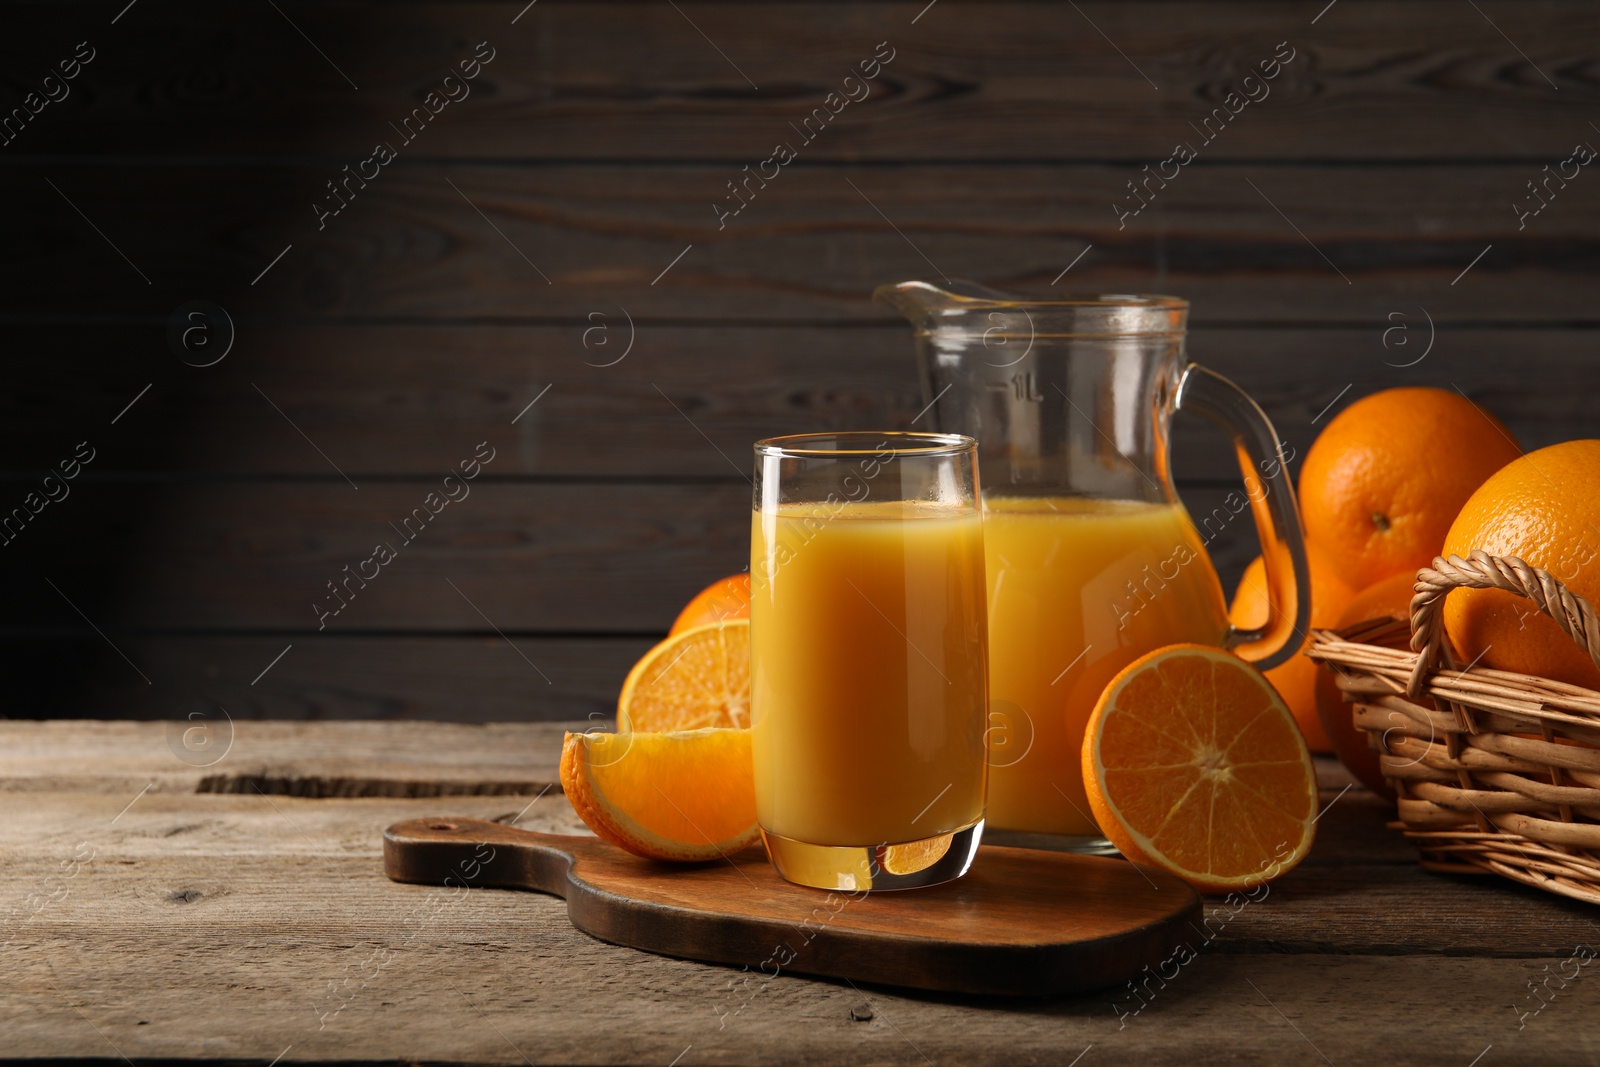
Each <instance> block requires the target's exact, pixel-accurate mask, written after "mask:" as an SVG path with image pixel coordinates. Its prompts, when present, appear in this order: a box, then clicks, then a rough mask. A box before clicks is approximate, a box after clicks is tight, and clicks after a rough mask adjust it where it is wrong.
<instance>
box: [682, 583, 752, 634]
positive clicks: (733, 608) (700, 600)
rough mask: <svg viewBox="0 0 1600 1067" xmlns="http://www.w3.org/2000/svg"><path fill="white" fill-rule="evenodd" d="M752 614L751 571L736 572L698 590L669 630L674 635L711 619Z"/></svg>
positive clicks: (734, 617)
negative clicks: (749, 572)
mask: <svg viewBox="0 0 1600 1067" xmlns="http://www.w3.org/2000/svg"><path fill="white" fill-rule="evenodd" d="M749 617H750V575H749V574H748V573H745V574H735V575H732V576H730V577H727V578H719V579H717V580H716V581H714V582H712V583H711V584H710V585H708V586H706V587H705V588H704V589H702V590H700V592H698V593H696V594H695V595H694V599H693V600H691V601H689V603H688V604H686V605H684V608H683V610H682V611H680V612H678V618H677V619H676V620H675V621H674V622H673V624H672V629H670V630H668V631H667V636H668V637H673V636H675V635H677V634H680V633H682V632H683V631H685V630H692V629H693V628H694V627H696V626H705V625H706V624H708V623H713V622H726V621H727V620H729V619H748V618H749Z"/></svg>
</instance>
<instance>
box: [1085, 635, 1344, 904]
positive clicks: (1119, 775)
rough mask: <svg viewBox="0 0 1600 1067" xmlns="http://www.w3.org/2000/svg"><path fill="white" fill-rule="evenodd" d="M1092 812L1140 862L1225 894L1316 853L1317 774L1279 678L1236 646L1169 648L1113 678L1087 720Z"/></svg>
mask: <svg viewBox="0 0 1600 1067" xmlns="http://www.w3.org/2000/svg"><path fill="white" fill-rule="evenodd" d="M1083 777H1084V785H1085V788H1086V790H1087V792H1088V794H1089V806H1090V809H1091V810H1092V811H1093V812H1094V817H1095V821H1096V822H1098V823H1099V824H1100V829H1101V830H1102V831H1103V832H1104V833H1105V835H1106V837H1107V838H1109V839H1110V840H1111V843H1112V844H1114V845H1116V846H1117V848H1118V849H1119V850H1120V851H1121V852H1122V854H1123V855H1124V856H1126V857H1127V858H1128V859H1130V860H1132V861H1134V862H1135V863H1149V864H1153V865H1155V866H1157V867H1161V868H1163V869H1165V870H1168V871H1171V872H1172V873H1173V874H1176V875H1177V876H1178V877H1180V878H1182V879H1184V880H1185V881H1187V882H1189V883H1190V884H1191V885H1193V886H1194V887H1195V888H1196V889H1199V890H1201V891H1202V892H1212V893H1225V892H1228V891H1230V890H1233V889H1238V888H1242V887H1247V886H1255V885H1259V884H1261V883H1264V882H1270V881H1272V880H1273V879H1275V878H1278V877H1281V876H1282V875H1284V874H1287V873H1288V872H1289V871H1290V870H1291V869H1293V868H1294V866H1295V865H1296V864H1298V863H1299V862H1300V861H1301V860H1302V859H1304V858H1305V856H1306V853H1307V852H1309V851H1310V850H1311V841H1312V837H1313V835H1314V832H1315V823H1316V815H1317V777H1316V772H1315V770H1314V769H1313V767H1312V765H1311V754H1310V752H1308V751H1307V750H1306V743H1305V738H1304V737H1302V736H1301V734H1300V728H1299V727H1298V726H1296V725H1295V720H1294V716H1293V715H1292V714H1290V712H1289V709H1288V707H1287V706H1286V705H1285V704H1284V702H1283V698H1282V697H1280V696H1279V695H1278V693H1277V691H1276V690H1275V689H1273V688H1272V683H1270V682H1268V681H1267V679H1266V678H1265V677H1264V676H1263V675H1262V674H1261V672H1260V671H1258V670H1256V669H1255V668H1254V667H1252V666H1250V665H1249V664H1248V663H1246V662H1244V661H1243V660H1241V659H1240V658H1239V657H1237V656H1235V655H1233V654H1232V653H1230V652H1224V651H1222V650H1221V649H1216V648H1209V647H1207V646H1204V645H1169V646H1167V647H1166V648H1161V649H1157V650H1156V651H1154V652H1151V653H1150V654H1149V655H1146V656H1142V657H1140V658H1139V659H1137V660H1135V661H1134V662H1133V663H1131V664H1129V665H1128V666H1127V667H1126V668H1125V669H1124V670H1123V671H1122V672H1121V673H1120V674H1118V675H1117V676H1116V677H1115V678H1113V679H1112V680H1111V684H1110V685H1108V686H1107V687H1106V689H1105V692H1104V693H1102V694H1101V695H1100V702H1099V703H1098V704H1096V705H1095V709H1094V714H1093V715H1091V716H1090V718H1089V726H1088V730H1087V732H1086V734H1085V736H1084V743H1083Z"/></svg>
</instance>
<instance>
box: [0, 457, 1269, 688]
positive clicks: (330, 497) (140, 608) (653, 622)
mask: <svg viewBox="0 0 1600 1067" xmlns="http://www.w3.org/2000/svg"><path fill="white" fill-rule="evenodd" d="M437 484H438V483H437V482H433V483H425V484H421V485H418V484H398V485H397V484H391V483H384V482H369V483H368V484H367V485H366V486H365V487H363V488H361V489H360V490H359V491H357V490H355V489H352V488H351V487H350V486H349V485H348V484H345V483H344V482H342V481H339V480H337V479H332V480H329V481H325V482H317V483H310V484H305V483H300V484H279V483H273V482H265V483H240V484H230V483H220V484H219V483H210V484H200V485H194V486H182V485H179V486H171V485H168V486H162V485H153V486H152V485H133V486H117V485H101V486H96V487H94V488H95V489H96V492H97V494H98V495H99V496H100V500H101V506H100V507H98V508H97V509H96V510H95V511H93V512H90V511H88V510H87V509H83V510H82V512H81V514H82V515H83V516H84V517H83V518H80V517H79V513H73V512H71V511H69V510H68V508H69V507H70V506H71V505H72V504H73V503H74V502H75V499H76V498H75V497H69V498H68V499H67V500H66V501H64V502H63V504H62V506H61V508H60V509H59V511H60V514H59V515H58V516H56V517H55V522H56V525H54V526H52V525H48V524H47V523H46V520H47V519H51V518H52V516H51V514H50V512H48V511H47V512H46V513H45V514H44V515H42V516H41V517H40V519H39V520H38V522H37V525H38V526H39V527H41V528H39V529H32V528H30V529H28V530H26V531H24V533H25V534H26V535H27V536H29V537H31V538H32V543H33V544H34V545H36V546H39V547H37V548H36V549H35V551H34V554H33V555H32V557H31V558H28V559H23V558H21V557H13V558H11V559H0V575H4V576H5V578H6V581H7V584H8V585H9V586H10V587H11V589H12V590H13V595H14V596H16V597H18V610H17V612H16V615H17V616H25V617H27V618H29V619H30V621H31V622H32V624H33V625H34V626H35V627H45V626H55V627H61V628H63V629H65V630H66V631H67V632H78V633H81V632H84V631H85V629H86V628H85V625H84V623H83V619H82V617H81V616H78V615H76V613H75V611H74V608H73V606H72V605H73V604H77V605H78V606H79V607H80V608H81V609H82V610H84V611H85V612H88V613H89V614H90V617H91V618H95V617H96V616H97V615H98V616H99V617H98V620H97V621H98V623H99V624H105V623H108V622H109V623H112V624H114V625H116V626H118V627H119V628H122V629H123V631H124V632H126V630H127V629H128V628H149V627H160V628H164V629H173V628H208V629H215V630H220V631H225V630H228V629H236V630H238V629H255V630H262V629H267V630H274V631H280V632H284V633H290V634H294V633H299V634H314V633H317V632H319V626H321V627H322V628H323V632H326V633H334V634H373V633H392V634H397V635H398V634H415V633H416V632H418V631H424V630H426V631H432V632H451V631H454V632H462V631H465V632H469V633H473V634H494V633H496V632H505V633H513V634H530V633H544V634H552V635H553V634H563V635H568V636H570V635H571V634H572V633H573V632H574V631H579V632H582V631H588V632H590V633H604V632H606V631H607V630H611V631H632V632H634V633H635V634H638V633H662V634H664V633H665V631H666V629H667V627H668V626H669V625H670V624H671V622H672V620H673V618H675V617H676V615H677V613H678V611H679V610H680V609H681V608H682V607H683V605H684V604H686V603H687V602H688V601H689V599H690V598H691V597H693V596H694V594H695V593H697V592H699V591H700V589H702V588H703V587H704V586H706V585H708V584H709V583H710V582H712V581H714V580H715V579H717V578H721V577H723V576H725V575H728V574H733V573H737V572H738V571H741V570H743V569H745V568H746V567H747V566H748V565H749V553H750V548H749V539H750V511H749V507H750V504H749V499H750V487H749V486H748V485H746V484H745V483H744V482H742V481H739V482H736V483H734V484H727V483H716V484H707V485H660V484H651V483H648V482H646V483H642V484H621V485H617V484H611V485H607V484H599V485H585V484H578V485H568V484H559V483H558V484H543V485H534V486H524V485H518V484H515V483H507V482H500V483H488V484H485V483H475V488H474V489H473V490H472V492H471V495H470V496H468V497H466V498H465V499H464V500H461V501H459V502H457V503H455V504H450V505H447V506H446V507H445V508H444V509H443V510H442V511H441V512H440V513H439V514H438V515H437V516H435V517H433V518H432V519H431V521H430V522H429V524H428V525H427V526H426V527H423V528H422V529H421V532H420V533H419V534H415V535H414V537H413V539H412V540H411V541H409V542H407V541H406V540H404V539H403V538H402V537H401V535H400V533H398V532H397V529H399V525H398V524H399V523H400V522H401V521H402V520H403V519H404V518H405V517H406V516H408V515H409V514H410V513H411V510H412V509H413V508H420V507H422V506H423V502H424V499H425V497H426V495H427V493H428V492H429V491H430V490H431V489H432V488H433V487H434V486H435V485H437ZM1229 492H1232V490H1225V489H1220V488H1217V489H1206V488H1196V489H1192V490H1187V491H1186V492H1185V495H1184V499H1185V501H1186V503H1187V504H1188V506H1189V508H1190V509H1191V511H1192V512H1193V513H1194V514H1196V515H1202V516H1203V515H1208V514H1210V513H1211V512H1212V510H1213V509H1214V508H1218V507H1222V505H1223V501H1224V500H1225V499H1226V498H1227V494H1228V493H1229ZM83 495H84V496H85V497H87V496H88V494H87V493H85V494H83ZM1224 514H1226V510H1225V511H1224ZM73 520H76V521H78V522H79V523H84V522H86V521H87V522H92V523H94V525H92V526H90V527H89V528H90V529H93V530H95V535H96V536H97V537H99V538H102V539H103V543H107V544H117V545H119V547H120V551H121V552H125V553H129V554H131V555H132V556H133V557H134V558H136V559H137V560H138V561H139V564H138V567H137V569H136V570H134V571H133V573H128V574H120V575H119V574H118V572H117V571H116V569H115V567H116V565H117V563H118V561H119V560H118V557H111V558H100V559H83V558H81V557H80V556H77V555H75V554H73V552H72V549H71V546H72V544H73V543H74V542H66V543H64V544H54V545H52V544H51V542H50V538H51V537H52V532H53V530H59V529H61V528H62V526H63V525H64V524H66V523H68V522H69V521H73ZM96 520H98V522H96ZM391 524H395V525H393V526H392V525H391ZM82 528H83V527H82V526H80V529H82ZM416 528H417V527H416V524H415V522H414V523H413V526H412V527H410V529H411V530H412V531H415V529H416ZM1220 530H1221V533H1220V534H1219V535H1218V536H1217V538H1216V539H1215V540H1214V541H1213V542H1212V546H1213V547H1214V548H1215V549H1216V551H1215V552H1214V553H1213V558H1214V560H1216V561H1217V563H1218V566H1219V569H1221V570H1223V571H1225V572H1226V573H1229V574H1238V573H1240V571H1241V570H1242V566H1243V563H1244V562H1246V561H1248V560H1249V559H1250V558H1251V557H1252V556H1253V555H1255V553H1256V551H1257V549H1256V546H1255V540H1254V533H1253V528H1252V527H1251V526H1250V523H1249V521H1248V512H1247V511H1243V510H1241V511H1239V512H1238V514H1237V517H1235V518H1234V519H1233V520H1232V521H1230V522H1229V523H1227V524H1225V525H1222V526H1221V527H1220ZM17 543H18V544H20V543H21V539H20V538H19V539H18V542H17ZM380 543H383V544H387V545H389V546H390V547H392V549H393V550H394V551H395V553H396V554H395V557H394V558H393V559H391V560H389V561H388V562H387V563H385V564H383V565H382V566H381V567H379V566H377V565H376V564H375V563H374V564H371V565H366V566H363V565H362V561H365V560H369V559H371V558H373V555H374V547H375V546H376V545H378V544H380ZM347 566H348V567H350V568H351V570H350V573H351V574H358V573H359V572H362V571H364V572H365V573H366V574H367V575H368V577H369V578H371V580H370V581H368V582H366V583H365V584H364V586H363V585H360V584H357V582H356V581H355V580H351V584H350V585H349V586H348V588H346V587H345V586H344V584H343V583H344V582H345V581H346V580H348V579H347V577H346V574H345V571H344V568H345V567H347ZM374 572H376V575H377V576H376V577H371V576H372V574H373V573H374ZM41 575H43V576H44V577H48V578H49V579H50V580H51V581H54V582H55V583H56V584H57V586H58V587H59V589H60V591H61V594H63V595H64V597H65V598H70V600H71V603H69V602H68V600H67V599H64V598H63V595H58V594H57V593H56V592H53V591H52V590H51V588H50V586H49V585H48V584H46V583H45V582H44V581H43V579H42V578H41ZM334 582H337V585H336V586H335V589H336V590H337V591H333V590H330V588H329V583H334ZM1228 588H1229V589H1230V590H1231V588H1232V585H1231V584H1230V585H1229V586H1228ZM113 596H115V597H116V599H115V600H112V599H111V597H113ZM23 598H25V599H23ZM341 603H342V604H343V605H344V606H343V607H342V608H341V607H340V605H341ZM102 609H103V610H102ZM1108 610H1109V609H1108ZM291 639H292V638H291ZM280 647H281V646H280ZM535 669H536V671H537V670H543V671H545V674H546V676H547V677H549V676H550V675H549V671H550V670H551V669H556V668H546V667H545V665H543V664H537V665H536V668H535Z"/></svg>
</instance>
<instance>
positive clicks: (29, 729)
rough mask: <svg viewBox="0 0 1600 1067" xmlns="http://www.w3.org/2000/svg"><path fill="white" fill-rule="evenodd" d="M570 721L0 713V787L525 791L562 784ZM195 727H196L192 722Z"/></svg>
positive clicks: (583, 725) (591, 724)
mask: <svg viewBox="0 0 1600 1067" xmlns="http://www.w3.org/2000/svg"><path fill="white" fill-rule="evenodd" d="M597 727H599V728H608V724H607V723H606V722H604V721H584V722H580V723H488V724H482V725H466V724H460V723H415V722H414V723H406V724H404V725H399V724H392V723H384V722H322V723H296V722H275V721H265V722H258V721H250V720H237V721H233V722H232V723H231V726H230V720H229V718H228V716H226V715H222V714H217V713H215V712H214V711H213V714H211V715H210V716H206V717H195V718H191V717H189V716H187V715H183V716H174V718H173V719H171V720H169V721H166V722H132V721H121V722H95V723H86V722H83V721H78V720H56V721H54V722H36V723H25V722H17V721H12V720H0V739H3V740H0V792H7V793H29V794H34V793H40V794H43V793H47V792H50V791H59V790H67V791H75V792H79V793H103V794H115V795H121V794H124V793H125V794H127V795H128V796H129V797H131V796H133V795H134V794H136V793H139V792H140V791H141V790H144V789H146V788H147V787H148V789H149V791H150V792H151V793H152V794H163V793H245V794H251V795H258V794H268V793H271V794H285V795H290V796H313V797H350V796H391V797H393V796H400V797H416V796H455V795H466V794H474V793H490V794H497V795H498V794H514V795H523V796H534V795H538V794H540V793H542V792H545V791H548V790H549V789H551V788H554V789H555V790H556V791H557V792H559V791H560V785H559V782H560V778H559V775H558V768H559V764H560V759H561V738H562V736H563V734H564V733H565V731H566V730H567V729H568V728H571V729H578V730H583V729H594V728H597ZM196 730H198V731H199V732H198V733H195V732H194V731H196Z"/></svg>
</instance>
